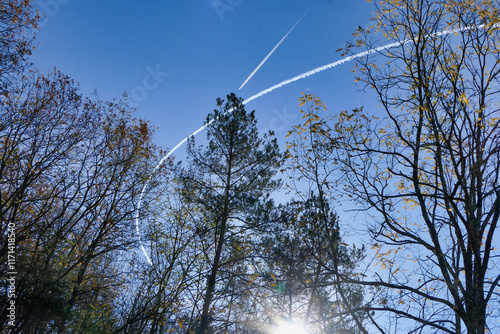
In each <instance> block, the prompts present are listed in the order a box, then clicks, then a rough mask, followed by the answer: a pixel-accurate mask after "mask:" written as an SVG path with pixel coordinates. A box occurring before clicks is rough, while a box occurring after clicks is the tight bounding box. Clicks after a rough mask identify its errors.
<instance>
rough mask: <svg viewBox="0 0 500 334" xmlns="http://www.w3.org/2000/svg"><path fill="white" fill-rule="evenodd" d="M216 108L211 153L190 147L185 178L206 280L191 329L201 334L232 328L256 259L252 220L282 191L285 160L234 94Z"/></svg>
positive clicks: (208, 149)
mask: <svg viewBox="0 0 500 334" xmlns="http://www.w3.org/2000/svg"><path fill="white" fill-rule="evenodd" d="M217 106H218V108H219V109H216V110H214V113H213V114H211V115H209V116H208V117H207V121H206V122H207V124H208V128H207V139H208V145H207V147H203V146H200V147H195V143H194V139H191V140H190V141H189V144H188V155H189V162H190V166H189V168H188V169H186V170H184V171H183V172H182V173H181V176H180V177H181V182H183V187H182V189H183V194H182V195H183V197H184V201H185V202H186V203H190V206H191V207H192V209H191V210H190V215H191V217H190V219H192V220H193V222H194V226H195V228H196V239H197V240H196V242H197V243H198V246H197V247H199V249H200V250H201V252H200V253H201V254H203V264H202V267H201V268H200V269H201V273H200V274H201V275H202V277H207V282H206V289H204V292H203V294H202V296H203V298H202V299H200V301H201V302H202V303H201V305H199V306H197V305H195V308H196V312H194V314H199V315H200V316H201V317H200V318H199V319H192V321H191V323H190V324H189V326H188V328H192V329H193V330H194V328H196V327H197V329H196V330H197V332H198V333H205V332H206V331H207V330H208V329H209V328H211V329H210V331H219V330H220V331H222V332H224V331H228V330H229V328H231V327H230V325H231V322H232V321H233V320H232V318H233V314H234V312H235V311H234V309H233V305H236V304H238V299H240V298H244V297H245V295H246V292H245V289H243V290H241V289H240V287H245V285H242V284H239V283H238V282H239V281H241V280H245V279H246V277H247V276H248V268H247V266H248V264H249V263H250V262H251V258H252V257H253V256H254V254H252V253H251V250H252V231H253V230H254V229H255V228H256V227H257V226H258V224H259V222H258V221H255V220H253V219H252V216H253V215H255V214H256V213H257V212H258V211H259V209H260V208H261V207H262V204H261V203H262V202H263V201H264V202H265V201H266V200H267V199H266V198H267V197H268V194H269V192H271V191H273V190H274V189H276V188H277V187H278V186H279V181H276V180H273V176H274V175H275V174H276V171H277V169H278V167H279V166H280V163H281V159H282V157H281V154H280V153H279V151H278V145H277V142H276V139H271V138H269V137H268V136H264V138H260V137H259V135H258V132H257V125H256V120H255V115H254V112H253V111H252V112H250V113H247V111H246V110H245V107H244V105H243V104H242V99H240V98H237V97H236V96H235V95H234V94H231V95H228V96H227V102H226V101H224V100H221V99H218V100H217ZM228 301H229V303H228ZM221 326H222V327H221ZM228 326H229V327H228Z"/></svg>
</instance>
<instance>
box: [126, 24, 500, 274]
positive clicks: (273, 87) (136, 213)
mask: <svg viewBox="0 0 500 334" xmlns="http://www.w3.org/2000/svg"><path fill="white" fill-rule="evenodd" d="M485 27H486V24H481V25H478V26H472V27H463V28H456V29H451V30H443V31H441V32H437V33H434V34H431V35H429V36H443V35H449V34H455V33H459V32H463V31H467V30H473V29H483V28H485ZM492 28H500V23H495V24H494V25H492ZM412 40H413V39H406V40H403V41H401V42H395V43H390V44H386V45H383V46H380V47H378V48H374V49H370V50H368V51H364V52H360V53H356V54H354V55H352V56H349V57H345V58H342V59H340V60H337V61H335V62H333V63H330V64H327V65H324V66H320V67H317V68H315V69H313V70H310V71H308V72H304V73H302V74H299V75H297V76H295V77H293V78H290V79H287V80H284V81H282V82H280V83H278V84H276V85H274V86H271V87H269V88H267V89H265V90H263V91H261V92H260V93H257V94H255V95H253V96H251V97H249V98H248V99H246V100H244V101H243V104H248V103H249V102H251V101H253V100H255V99H258V98H259V97H261V96H263V95H266V94H268V93H270V92H272V91H273V90H276V89H278V88H281V87H283V86H286V85H288V84H290V83H292V82H295V81H298V80H302V79H304V78H307V77H309V76H311V75H314V74H316V73H319V72H323V71H325V70H328V69H330V68H334V67H336V66H338V65H342V64H344V63H346V62H349V61H351V60H354V59H357V58H361V57H364V56H367V55H370V54H373V53H376V52H380V51H383V50H386V49H390V48H393V47H397V46H402V45H405V44H406V43H408V42H410V41H412ZM230 112H232V110H229V111H228V112H227V113H230ZM214 121H215V119H212V120H211V121H210V122H208V123H207V124H205V125H203V126H202V127H200V128H199V129H198V130H196V131H195V132H193V133H192V134H190V135H189V136H187V137H186V138H184V139H183V140H182V141H181V142H180V143H178V144H177V145H176V146H175V147H174V148H173V149H172V150H171V151H169V152H168V153H167V155H165V156H164V157H163V158H162V159H161V160H160V162H159V163H158V164H157V165H156V167H155V168H154V169H153V171H152V172H151V174H150V176H149V178H148V180H147V181H146V184H145V185H144V187H143V188H142V190H141V193H140V196H139V201H138V202H137V209H136V212H135V230H136V232H137V236H138V238H139V243H140V245H141V250H142V252H143V253H144V256H145V257H146V259H147V260H148V262H149V264H151V265H152V264H153V263H152V262H151V259H150V258H149V255H148V254H147V252H146V249H145V248H144V245H143V243H142V240H141V234H140V229H139V211H140V209H141V204H142V199H143V197H144V194H145V192H146V188H147V186H148V185H149V181H150V179H151V175H153V174H154V173H155V172H156V171H157V170H158V169H159V168H160V167H161V166H162V165H163V163H164V162H165V160H167V159H168V158H169V157H170V156H171V155H172V153H174V152H175V151H176V150H177V149H178V148H179V147H181V146H182V145H183V144H184V143H185V142H187V141H188V140H189V138H191V137H194V136H196V135H197V134H198V133H200V132H201V131H203V130H204V129H205V128H206V127H207V126H209V125H210V124H212V123H213V122H214Z"/></svg>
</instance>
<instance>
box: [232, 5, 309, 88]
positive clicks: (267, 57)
mask: <svg viewBox="0 0 500 334" xmlns="http://www.w3.org/2000/svg"><path fill="white" fill-rule="evenodd" d="M316 1H317V0H316ZM316 1H314V2H313V4H312V5H311V7H309V9H308V10H306V11H305V12H304V14H302V16H301V17H300V19H298V20H297V22H295V24H294V25H293V26H292V27H291V28H290V30H288V32H287V33H286V34H285V36H283V38H282V39H281V40H280V41H279V42H278V44H276V45H275V47H274V48H273V49H272V50H271V52H269V53H268V55H267V56H266V57H265V58H264V60H262V61H261V62H260V64H259V65H258V66H257V67H256V68H255V70H253V72H252V73H251V74H250V75H249V76H248V78H247V79H246V80H245V82H244V83H243V84H242V85H241V87H240V88H239V89H238V90H241V89H242V88H243V86H245V85H246V84H247V82H248V81H249V80H250V79H252V77H253V75H254V74H255V73H256V72H257V71H258V70H259V69H260V68H261V67H262V65H264V63H265V62H266V61H267V59H269V57H271V55H272V54H273V53H274V51H276V49H277V48H278V47H279V46H280V44H281V43H283V41H284V40H285V39H286V38H287V37H288V35H290V33H291V32H292V30H293V29H295V27H296V26H297V24H299V23H300V21H302V19H303V18H304V16H306V14H307V13H308V12H309V11H310V10H311V8H312V7H313V6H314V4H315V3H316Z"/></svg>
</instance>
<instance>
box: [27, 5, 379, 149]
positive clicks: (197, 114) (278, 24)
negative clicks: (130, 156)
mask: <svg viewBox="0 0 500 334" xmlns="http://www.w3.org/2000/svg"><path fill="white" fill-rule="evenodd" d="M36 4H37V8H38V9H39V10H40V12H42V13H45V14H46V19H45V20H44V21H43V22H42V24H41V25H42V27H41V29H40V31H39V32H38V35H37V39H38V42H39V45H38V46H37V49H36V51H35V53H34V55H33V57H32V61H33V62H34V63H35V65H36V66H37V67H38V68H40V69H41V70H42V71H47V70H49V69H51V68H53V67H57V68H58V69H60V70H61V71H63V72H64V73H65V74H67V75H69V76H71V77H72V78H74V79H75V80H76V81H77V82H79V83H80V87H81V92H82V93H83V94H84V95H88V94H89V93H90V92H92V91H93V90H97V92H98V94H99V96H100V98H101V99H104V100H110V99H112V98H113V97H117V96H120V95H121V94H123V92H128V93H129V94H130V95H131V97H132V100H134V101H135V102H136V103H137V108H138V112H137V114H136V116H137V117H140V118H144V119H148V120H150V121H151V123H152V124H153V125H154V126H155V127H158V128H159V129H158V130H157V135H156V138H157V142H158V144H159V145H161V146H162V147H165V148H171V147H174V146H175V145H176V144H177V143H178V142H179V141H181V140H182V139H183V138H184V137H186V135H189V134H190V133H192V132H193V131H194V130H196V129H198V128H199V127H200V126H201V125H202V124H203V121H204V120H205V118H206V115H207V114H208V113H209V112H211V111H212V110H213V108H214V107H215V99H216V98H217V97H224V96H225V95H226V94H228V93H230V92H235V93H236V94H237V95H238V96H241V97H243V98H248V97H250V96H252V95H254V94H256V93H258V92H260V91H262V90H264V89H266V88H269V87H270V86H272V85H275V84H277V83H279V82H281V81H282V80H286V79H288V78H290V77H293V76H295V75H297V74H300V73H303V72H306V71H308V70H311V69H313V68H316V67H318V66H321V65H325V64H328V63H330V62H333V61H335V60H338V59H341V57H340V54H339V53H336V52H335V50H337V49H338V48H339V47H342V46H343V45H344V44H345V42H347V41H352V39H353V38H352V35H351V33H352V32H353V31H354V29H355V28H357V27H358V26H362V27H367V26H368V25H369V24H370V21H369V19H370V17H371V15H372V12H373V8H372V6H371V5H370V4H369V3H367V2H366V0H350V1H340V0H332V1H327V0H316V1H314V0H287V1H269V0H267V1H264V0H182V1H167V0H161V1H160V0H149V1H130V0H105V1H103V0H85V1H78V0H37V1H36ZM311 6H312V8H311V10H310V11H309V12H308V13H307V15H305V17H304V18H303V20H302V21H301V22H300V23H299V24H297V26H296V27H295V29H294V30H293V31H292V32H291V33H290V34H289V35H288V37H287V38H286V39H285V40H284V41H283V42H282V44H281V45H280V46H279V47H278V48H277V49H276V51H275V52H274V53H273V54H272V56H271V57H270V58H269V59H268V61H267V62H266V63H265V64H264V65H263V66H262V67H261V68H260V70H259V71H258V72H257V73H256V74H255V75H254V76H253V78H252V79H251V80H250V81H249V82H248V83H247V84H246V85H245V86H244V87H243V88H242V89H241V90H238V88H239V87H240V86H241V84H242V83H243V82H244V81H245V79H246V78H247V77H248V76H249V75H250V73H251V72H252V71H253V70H254V69H255V68H256V66H257V65H258V64H259V63H260V62H261V61H262V60H263V59H264V57H265V56H266V55H267V54H268V53H269V52H270V51H271V49H272V48H273V47H274V46H275V45H276V44H277V43H278V42H279V41H280V40H281V39H282V37H283V36H284V35H285V34H286V33H287V32H288V31H289V30H290V28H291V27H292V26H293V25H294V24H295V23H296V22H297V20H298V19H299V18H300V17H301V16H302V15H303V14H304V13H305V12H306V10H307V9H308V8H310V7H311ZM352 65H353V64H352V63H347V64H344V65H342V66H339V67H336V68H334V69H330V70H327V71H325V72H322V73H319V74H316V75H314V76H311V77H309V78H306V79H304V80H300V81H298V82H295V83H293V84H290V85H288V86H286V87H283V88H280V89H278V90H276V91H274V92H271V93H269V94H267V95H265V96H263V97H262V98H259V99H257V100H255V101H253V102H251V103H249V104H248V106H247V109H250V110H253V109H255V110H256V115H257V118H258V122H259V126H260V127H261V128H264V129H273V130H274V131H275V132H276V134H277V136H278V137H279V140H280V142H282V143H283V142H284V136H285V135H286V131H287V130H288V129H289V128H290V126H291V125H293V124H296V123H298V122H300V116H299V113H298V109H297V99H298V98H299V97H300V92H301V91H304V92H306V93H314V94H316V95H318V96H320V97H321V98H322V99H323V100H324V102H326V103H327V106H328V107H329V110H330V111H331V112H335V111H340V110H344V109H352V108H355V107H359V106H361V105H366V104H367V103H369V102H368V101H367V100H368V99H367V95H365V94H363V93H360V92H359V91H358V90H357V88H356V86H355V85H354V83H353V81H354V76H353V74H352V73H351V69H352ZM200 136H203V137H204V135H202V134H200ZM183 151H184V150H183V149H180V150H179V151H177V152H179V153H181V152H183ZM175 155H177V154H175ZM180 155H181V154H180Z"/></svg>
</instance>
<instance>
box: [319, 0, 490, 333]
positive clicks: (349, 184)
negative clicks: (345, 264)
mask: <svg viewBox="0 0 500 334" xmlns="http://www.w3.org/2000/svg"><path fill="white" fill-rule="evenodd" d="M499 9H500V8H499V3H498V1H488V0H486V1H460V2H459V1H439V0H438V1H429V0H416V1H413V0H403V1H399V0H398V1H393V0H387V1H381V2H380V3H379V4H378V5H377V14H376V17H375V28H374V29H373V30H372V31H371V32H370V31H366V30H363V29H361V28H360V29H359V30H358V31H357V33H356V35H357V36H359V37H360V38H359V40H358V41H357V43H356V44H354V45H358V46H362V45H366V46H367V47H368V48H369V49H372V48H374V47H375V46H379V45H380V44H378V43H375V42H378V41H379V40H381V41H383V43H385V42H388V43H391V44H390V47H387V48H385V49H378V50H374V51H372V52H370V53H369V54H368V55H367V56H366V57H365V58H363V59H361V60H360V61H359V62H358V65H357V66H358V70H359V73H360V76H359V79H361V80H362V82H365V83H366V84H367V86H368V87H369V88H372V89H373V90H374V91H375V92H376V94H377V96H378V100H379V102H380V106H381V109H374V110H373V112H371V113H369V112H366V111H363V110H360V109H356V110H354V111H353V112H351V113H348V112H342V113H340V115H339V117H338V122H337V123H336V125H335V130H336V131H334V132H332V133H331V134H327V135H325V137H328V140H329V142H330V144H331V145H332V149H337V150H338V152H339V156H338V161H339V162H340V163H341V168H340V170H341V171H342V172H343V173H344V174H343V176H342V179H343V181H345V182H344V183H343V184H344V186H345V188H344V191H345V193H346V194H347V195H349V196H351V197H352V198H353V199H354V200H355V202H356V203H358V204H359V205H362V206H363V207H364V208H366V209H367V210H368V211H367V213H368V214H370V215H371V217H372V218H373V221H374V223H373V224H372V225H371V229H370V232H371V235H372V237H373V249H374V250H375V251H376V252H377V254H378V265H379V266H380V269H382V270H378V271H377V273H376V275H375V276H374V278H375V280H372V281H364V282H361V283H362V284H366V285H370V286H372V287H373V288H374V290H373V291H374V294H375V295H377V296H378V297H377V298H378V299H377V300H376V301H373V302H372V303H370V304H369V305H367V308H366V309H367V310H372V311H375V312H376V313H378V314H380V313H386V314H389V316H390V317H389V318H388V320H387V321H386V322H378V323H377V322H375V323H376V326H377V328H378V329H379V330H380V332H398V333H399V332H402V331H404V332H411V333H417V332H418V333H421V332H426V333H428V332H431V331H433V332H444V333H463V332H466V333H471V334H472V333H473V334H479V333H485V332H488V333H495V332H498V330H499V327H498V323H497V320H498V318H499V317H498V315H499V313H498V310H497V305H498V303H499V302H500V300H499V297H500V295H499V282H500V272H499V264H500V259H499V254H498V251H497V250H496V248H495V247H494V240H495V237H496V238H497V239H498V237H499V235H498V229H497V227H498V218H499V214H500V188H499V184H498V181H499V176H500V175H499V173H500V146H499V142H500V124H499V120H500V111H499V109H498V102H499V100H498V97H499V74H500V71H499V70H500V68H499V66H500V53H499V52H500V51H499V50H500V48H499V46H500V45H499V41H500V40H499V33H500V30H499V28H500V27H499V23H498V22H499V15H498V14H499ZM354 45H350V46H349V48H352V47H354ZM381 112H383V115H384V116H380V113H381ZM333 133H335V134H333ZM346 279H347V280H348V281H349V280H351V279H350V278H348V277H346ZM351 281H352V280H351Z"/></svg>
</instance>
